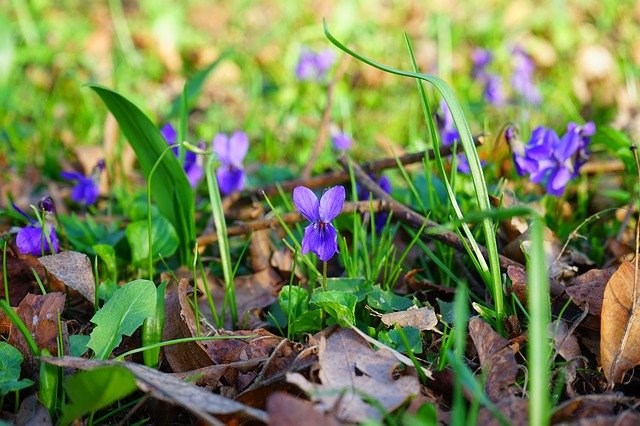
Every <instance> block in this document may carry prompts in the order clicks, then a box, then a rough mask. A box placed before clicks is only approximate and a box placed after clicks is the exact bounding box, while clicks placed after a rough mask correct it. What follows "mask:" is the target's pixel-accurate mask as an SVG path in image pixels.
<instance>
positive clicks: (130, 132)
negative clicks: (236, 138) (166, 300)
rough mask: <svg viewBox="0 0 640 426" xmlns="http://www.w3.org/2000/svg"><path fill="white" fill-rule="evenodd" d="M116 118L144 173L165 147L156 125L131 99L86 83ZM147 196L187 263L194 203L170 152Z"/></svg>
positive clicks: (193, 236)
mask: <svg viewBox="0 0 640 426" xmlns="http://www.w3.org/2000/svg"><path fill="white" fill-rule="evenodd" d="M90 87H91V88H92V89H93V90H94V91H95V92H96V93H97V94H98V96H100V98H101V99H102V101H103V102H104V103H105V105H106V106H107V108H108V109H109V111H111V113H112V114H113V116H114V117H115V118H116V120H117V121H118V124H119V125H120V128H121V129H122V132H123V133H124V135H125V136H126V137H127V139H128V140H129V143H130V144H131V146H132V147H133V150H134V151H135V153H136V157H137V158H138V162H139V163H140V167H141V168H142V171H143V172H144V174H145V176H146V177H147V178H149V175H150V173H151V171H152V169H153V168H154V165H155V164H156V162H157V161H158V159H159V158H160V156H161V155H162V153H163V152H164V151H165V150H166V149H167V143H166V141H165V140H164V138H163V137H162V135H161V134H160V131H159V130H158V128H157V127H156V126H155V125H154V124H153V123H152V122H151V120H150V119H149V118H148V117H147V116H146V115H145V114H144V113H143V112H142V111H141V110H140V109H139V108H138V107H136V106H135V105H134V104H133V103H131V102H130V101H128V100H127V99H126V98H124V97H123V96H122V95H119V94H118V93H116V92H113V91H111V90H109V89H107V88H104V87H101V86H97V85H91V86H90ZM151 196H152V198H153V199H154V200H155V202H156V204H157V205H158V208H159V209H160V212H161V213H162V215H163V216H165V217H166V218H167V219H168V220H169V222H171V224H172V225H173V227H174V229H175V231H176V233H177V235H178V240H179V243H180V246H179V247H180V250H179V256H180V261H181V262H182V263H183V264H185V265H189V264H191V262H192V259H193V246H194V244H195V205H194V197H193V190H192V189H191V186H190V185H189V181H188V180H187V177H186V175H185V173H184V171H183V170H182V167H181V165H180V163H179V162H178V160H177V159H176V158H175V156H174V155H165V156H164V157H163V158H162V160H161V161H160V163H159V165H158V168H157V169H156V171H155V173H154V174H153V177H152V178H151Z"/></svg>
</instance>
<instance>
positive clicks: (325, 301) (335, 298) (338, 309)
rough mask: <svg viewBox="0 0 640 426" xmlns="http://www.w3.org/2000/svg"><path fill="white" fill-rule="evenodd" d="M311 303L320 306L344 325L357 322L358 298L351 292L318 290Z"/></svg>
mask: <svg viewBox="0 0 640 426" xmlns="http://www.w3.org/2000/svg"><path fill="white" fill-rule="evenodd" d="M310 303H311V304H312V305H317V306H319V307H320V308H321V309H322V310H324V311H325V312H326V313H328V314H329V315H330V316H331V318H333V319H334V320H335V321H336V322H337V323H338V324H339V325H341V326H342V327H349V326H352V325H354V324H355V323H356V303H358V298H357V297H356V296H355V295H353V294H351V293H345V292H343V291H337V290H327V291H317V292H315V293H314V294H313V296H312V297H311V300H310Z"/></svg>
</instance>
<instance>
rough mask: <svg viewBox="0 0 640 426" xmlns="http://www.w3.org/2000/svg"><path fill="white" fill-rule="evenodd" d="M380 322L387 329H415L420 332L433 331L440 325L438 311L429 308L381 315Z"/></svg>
mask: <svg viewBox="0 0 640 426" xmlns="http://www.w3.org/2000/svg"><path fill="white" fill-rule="evenodd" d="M380 321H382V323H383V324H384V325H386V326H387V327H393V326H394V325H395V324H397V325H399V326H400V327H415V328H417V329H418V330H420V331H426V330H433V328H434V327H435V326H436V325H438V318H437V317H436V311H435V310H434V309H433V308H432V307H429V306H424V307H422V308H416V307H413V308H409V309H407V310H406V311H400V312H391V313H388V314H383V315H380Z"/></svg>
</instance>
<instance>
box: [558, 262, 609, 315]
mask: <svg viewBox="0 0 640 426" xmlns="http://www.w3.org/2000/svg"><path fill="white" fill-rule="evenodd" d="M615 271H616V268H607V269H591V270H589V271H587V272H585V273H584V274H582V275H578V276H577V277H575V278H574V279H573V280H571V283H570V284H569V285H568V286H567V288H566V292H567V294H568V295H569V297H570V298H571V300H572V301H573V303H575V304H576V305H578V306H580V307H581V308H583V309H585V308H586V307H588V308H589V313H590V314H592V315H600V312H601V311H602V299H603V298H604V289H605V287H606V286H607V282H608V281H609V279H610V278H611V276H612V275H613V273H614V272H615Z"/></svg>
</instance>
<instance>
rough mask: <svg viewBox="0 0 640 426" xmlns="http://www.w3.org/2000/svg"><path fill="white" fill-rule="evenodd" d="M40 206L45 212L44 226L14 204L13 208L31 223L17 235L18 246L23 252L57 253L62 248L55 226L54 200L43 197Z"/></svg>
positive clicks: (34, 254) (31, 253) (36, 254)
mask: <svg viewBox="0 0 640 426" xmlns="http://www.w3.org/2000/svg"><path fill="white" fill-rule="evenodd" d="M40 207H41V211H42V212H43V217H42V225H43V226H44V228H43V226H42V225H41V224H40V223H39V222H37V221H36V220H34V219H32V218H31V217H30V216H29V215H27V214H26V213H25V212H24V211H22V210H21V209H20V208H19V207H18V206H16V205H15V204H13V208H14V209H15V210H16V211H17V212H18V213H20V214H21V215H22V216H24V217H25V218H27V220H28V221H29V225H27V226H25V227H23V228H21V229H20V230H19V231H18V235H17V236H16V246H17V247H18V251H19V252H20V253H22V254H30V255H32V256H41V255H43V254H46V253H57V252H58V251H59V250H60V245H59V243H58V235H57V234H56V230H55V228H54V227H53V221H54V219H53V215H54V214H55V207H54V205H53V200H51V198H49V197H47V198H45V199H43V200H42V201H41V202H40ZM49 242H50V243H51V244H49Z"/></svg>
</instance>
